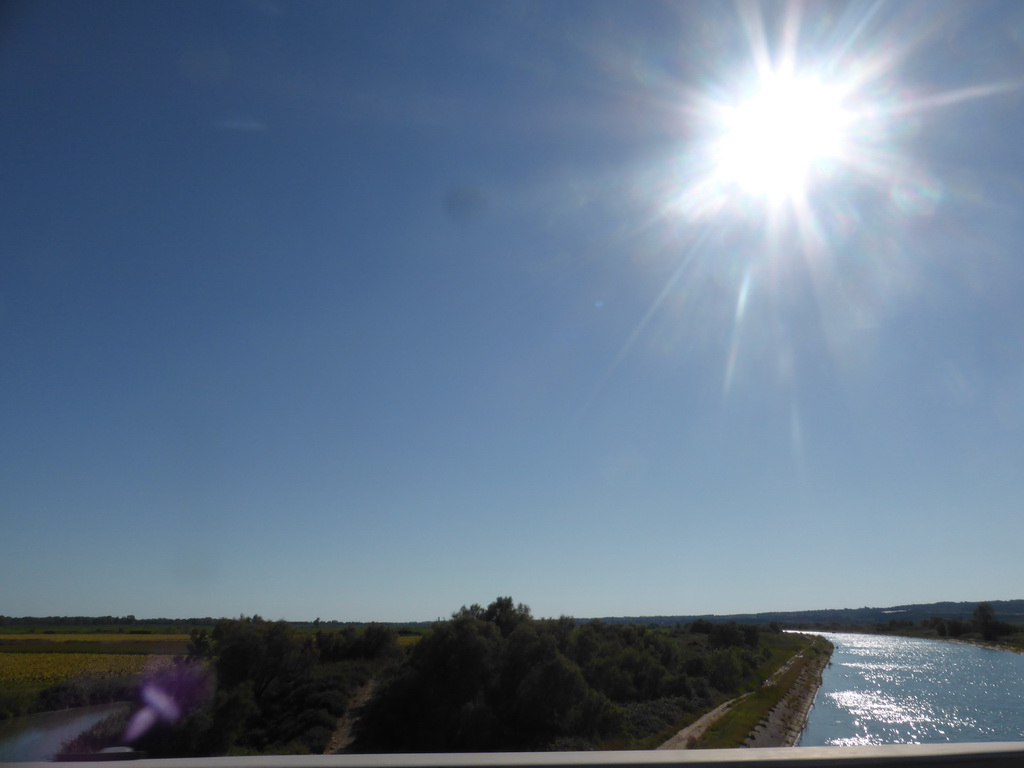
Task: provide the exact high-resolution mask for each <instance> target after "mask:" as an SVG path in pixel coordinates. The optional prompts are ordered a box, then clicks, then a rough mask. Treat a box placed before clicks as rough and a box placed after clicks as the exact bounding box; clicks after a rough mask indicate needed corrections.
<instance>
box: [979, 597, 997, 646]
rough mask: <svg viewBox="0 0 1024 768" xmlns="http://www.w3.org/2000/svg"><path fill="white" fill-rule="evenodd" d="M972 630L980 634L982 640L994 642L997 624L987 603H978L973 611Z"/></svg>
mask: <svg viewBox="0 0 1024 768" xmlns="http://www.w3.org/2000/svg"><path fill="white" fill-rule="evenodd" d="M973 618H974V629H975V630H977V631H978V633H980V634H981V637H982V638H983V639H984V640H995V639H996V633H997V623H998V622H996V614H995V611H993V610H992V606H991V605H990V604H989V603H978V607H977V608H975V609H974V617H973Z"/></svg>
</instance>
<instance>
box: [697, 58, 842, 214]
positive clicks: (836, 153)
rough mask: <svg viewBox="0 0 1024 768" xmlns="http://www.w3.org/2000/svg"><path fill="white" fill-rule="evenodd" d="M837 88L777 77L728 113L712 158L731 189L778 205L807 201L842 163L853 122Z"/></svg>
mask: <svg viewBox="0 0 1024 768" xmlns="http://www.w3.org/2000/svg"><path fill="white" fill-rule="evenodd" d="M840 95H841V94H840V92H839V89H838V88H835V87H832V88H829V87H826V86H825V85H823V84H821V83H819V82H816V81H814V80H812V79H807V78H797V77H789V76H782V75H773V76H772V77H771V78H770V79H768V80H766V81H765V82H763V83H762V85H761V87H760V89H759V90H758V91H757V93H755V94H754V95H753V96H752V97H751V98H750V99H749V100H747V101H745V102H743V103H740V104H738V105H736V106H733V107H728V108H723V109H722V113H721V117H720V131H721V135H720V138H719V140H718V141H717V142H716V144H715V146H714V148H713V153H714V161H715V164H716V174H717V175H718V176H719V180H720V181H721V182H722V183H724V184H726V185H736V186H737V187H739V188H740V189H741V190H742V191H743V192H745V193H748V194H751V195H756V196H761V197H765V198H767V199H768V200H769V201H772V202H775V203H778V202H782V201H784V200H787V199H794V198H799V197H803V196H804V195H805V194H806V192H807V189H808V186H809V185H810V184H812V183H813V181H814V178H815V176H816V175H817V174H819V173H825V172H827V170H828V166H829V164H830V163H833V162H834V161H836V160H837V159H839V157H840V155H841V154H842V151H843V146H844V144H845V141H846V130H847V126H848V125H849V123H850V120H849V117H848V116H847V115H846V113H845V112H844V110H843V107H842V102H841V98H840Z"/></svg>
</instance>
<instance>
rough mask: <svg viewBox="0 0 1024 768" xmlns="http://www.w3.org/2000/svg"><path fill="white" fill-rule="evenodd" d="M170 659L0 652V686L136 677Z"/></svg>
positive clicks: (97, 654)
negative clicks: (6, 684) (5, 684)
mask: <svg viewBox="0 0 1024 768" xmlns="http://www.w3.org/2000/svg"><path fill="white" fill-rule="evenodd" d="M170 659H171V657H169V656H142V655H131V654H111V653H0V686H2V685H3V684H4V683H56V682H60V681H61V680H71V679H75V680H81V679H92V680H98V679H104V678H112V677H135V676H138V675H140V674H141V673H142V672H143V671H144V670H146V669H151V668H152V667H153V666H154V665H156V666H161V665H163V664H167V663H170Z"/></svg>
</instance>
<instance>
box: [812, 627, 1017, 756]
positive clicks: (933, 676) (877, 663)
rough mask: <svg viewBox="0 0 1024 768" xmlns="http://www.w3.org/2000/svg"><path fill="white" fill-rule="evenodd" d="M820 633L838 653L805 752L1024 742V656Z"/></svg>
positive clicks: (815, 710)
mask: <svg viewBox="0 0 1024 768" xmlns="http://www.w3.org/2000/svg"><path fill="white" fill-rule="evenodd" d="M815 634H822V635H824V636H825V637H827V638H828V639H829V640H830V641H831V642H832V643H833V644H834V645H835V652H834V653H833V654H832V659H831V664H830V665H829V666H828V667H827V668H826V669H825V672H824V674H823V676H822V685H821V688H820V689H819V690H818V694H817V696H816V697H815V699H814V707H813V708H812V709H811V713H810V717H809V719H808V721H807V727H806V728H805V729H804V732H803V735H802V736H801V738H800V742H799V745H800V746H803V747H814V746H851V745H859V744H918V743H919V744H940V743H947V742H971V741H1024V656H1022V655H1020V654H1016V653H1009V652H1007V651H993V650H989V649H987V648H979V647H977V646H973V645H967V644H962V643H947V642H942V641H938V640H918V639H914V638H906V637H893V636H888V635H856V634H845V633H828V632H823V633H815Z"/></svg>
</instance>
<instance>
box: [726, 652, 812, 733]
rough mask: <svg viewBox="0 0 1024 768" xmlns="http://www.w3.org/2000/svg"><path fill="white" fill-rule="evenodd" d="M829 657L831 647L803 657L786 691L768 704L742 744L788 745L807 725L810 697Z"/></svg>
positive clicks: (810, 703)
mask: <svg viewBox="0 0 1024 768" xmlns="http://www.w3.org/2000/svg"><path fill="white" fill-rule="evenodd" d="M831 657H832V648H831V647H829V650H828V652H826V653H822V654H819V655H817V656H815V657H813V658H810V659H808V660H807V663H806V664H804V665H803V668H802V669H801V670H800V672H799V674H798V675H797V677H796V680H794V681H793V684H792V685H791V686H790V688H789V690H788V691H787V692H786V695H785V696H784V697H783V698H782V700H781V701H779V703H778V704H776V705H775V707H774V708H772V710H771V712H769V713H768V717H767V719H766V720H765V721H764V722H761V723H759V724H758V725H757V727H756V728H754V730H753V732H752V733H751V734H750V736H748V737H747V741H746V742H745V743H744V745H743V746H745V747H792V746H795V745H796V743H797V741H799V740H800V734H801V733H803V730H804V728H805V727H806V726H807V718H808V717H809V716H810V713H811V707H812V706H813V705H814V697H815V696H816V695H817V693H818V689H819V688H820V687H821V676H822V673H823V672H824V670H825V667H826V666H827V665H828V663H829V659H830V658H831Z"/></svg>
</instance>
